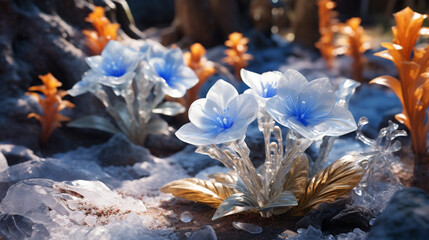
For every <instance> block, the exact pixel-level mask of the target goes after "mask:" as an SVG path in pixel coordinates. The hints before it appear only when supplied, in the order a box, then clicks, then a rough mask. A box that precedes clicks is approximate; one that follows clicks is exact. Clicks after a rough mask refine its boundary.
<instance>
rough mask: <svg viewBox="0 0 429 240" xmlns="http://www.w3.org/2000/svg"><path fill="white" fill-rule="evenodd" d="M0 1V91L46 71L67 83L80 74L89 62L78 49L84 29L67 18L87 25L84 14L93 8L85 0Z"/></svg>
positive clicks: (16, 88)
mask: <svg viewBox="0 0 429 240" xmlns="http://www.w3.org/2000/svg"><path fill="white" fill-rule="evenodd" d="M0 4H1V6H2V7H1V8H0V9H1V10H0V16H1V17H0V26H1V27H0V29H1V30H0V35H1V36H2V37H1V38H0V52H1V53H2V54H0V63H1V64H0V66H1V67H0V81H1V83H2V84H1V87H0V91H1V92H2V93H4V94H6V95H7V96H11V95H13V94H16V93H19V92H22V91H25V90H26V89H27V88H28V87H29V86H30V85H33V84H32V83H37V75H40V74H46V73H48V72H52V73H53V74H54V76H56V77H57V78H58V79H60V80H61V81H62V82H63V83H64V87H65V88H66V89H68V88H70V87H71V86H72V85H73V84H74V83H75V82H76V81H77V80H79V79H80V77H81V75H82V73H83V72H84V71H85V70H86V69H87V68H88V67H87V66H86V63H85V61H84V57H85V54H84V53H83V52H82V50H81V49H83V48H84V42H83V41H82V39H83V34H82V33H81V32H80V29H78V28H75V27H73V25H71V24H70V23H71V22H73V23H75V24H78V25H79V26H84V25H85V26H89V25H88V24H85V20H84V17H85V16H87V15H88V13H89V12H90V11H91V9H90V6H91V5H90V4H89V3H88V2H86V1H83V0H67V1H55V2H52V1H49V0H42V1H39V0H37V1H34V0H26V1H12V0H2V1H1V3H0ZM66 6H69V7H66ZM57 10H58V11H57ZM62 17H64V18H62ZM68 20H70V21H68ZM77 27H78V26H77Z"/></svg>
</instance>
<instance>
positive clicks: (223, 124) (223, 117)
mask: <svg viewBox="0 0 429 240" xmlns="http://www.w3.org/2000/svg"><path fill="white" fill-rule="evenodd" d="M228 111H229V107H227V108H225V109H224V110H223V114H217V117H216V123H217V126H218V127H219V128H220V130H221V131H223V130H225V129H229V128H231V127H232V125H233V123H234V121H233V119H232V118H231V117H230V116H228Z"/></svg>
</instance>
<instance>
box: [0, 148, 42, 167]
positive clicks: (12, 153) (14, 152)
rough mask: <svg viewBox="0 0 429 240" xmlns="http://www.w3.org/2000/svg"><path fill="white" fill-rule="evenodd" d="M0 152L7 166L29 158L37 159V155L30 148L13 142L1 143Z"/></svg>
mask: <svg viewBox="0 0 429 240" xmlns="http://www.w3.org/2000/svg"><path fill="white" fill-rule="evenodd" d="M0 152H1V153H2V154H3V155H4V157H5V158H6V160H7V164H8V165H9V166H13V165H16V164H19V163H23V162H26V161H29V160H34V159H39V157H38V156H36V155H35V154H34V153H33V151H31V150H30V149H28V148H26V147H23V146H18V145H13V144H1V145H0ZM4 170H6V169H4ZM4 170H3V171H4Z"/></svg>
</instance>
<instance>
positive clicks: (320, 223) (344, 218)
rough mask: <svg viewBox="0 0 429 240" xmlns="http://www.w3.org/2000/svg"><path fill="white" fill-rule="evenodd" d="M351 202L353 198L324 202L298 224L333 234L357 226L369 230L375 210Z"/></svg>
mask: <svg viewBox="0 0 429 240" xmlns="http://www.w3.org/2000/svg"><path fill="white" fill-rule="evenodd" d="M350 203H351V199H341V200H337V201H336V202H334V203H331V204H326V203H322V204H321V205H320V206H319V207H318V209H316V210H314V211H312V212H310V213H309V214H307V215H306V216H304V217H303V218H302V219H301V220H300V221H299V222H298V223H297V224H296V226H297V227H298V228H307V227H308V226H313V227H316V228H320V229H321V230H322V231H323V232H324V233H330V234H333V235H337V234H340V233H347V232H351V231H353V229H355V228H360V229H362V230H364V231H369V229H370V224H369V221H370V220H371V218H374V217H375V213H374V211H372V210H371V209H370V208H368V207H364V206H358V205H351V204H350Z"/></svg>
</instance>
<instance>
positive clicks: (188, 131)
mask: <svg viewBox="0 0 429 240" xmlns="http://www.w3.org/2000/svg"><path fill="white" fill-rule="evenodd" d="M176 136H177V138H179V139H180V140H182V141H183V142H186V143H189V144H193V145H197V146H202V145H209V144H213V143H214V139H215V135H214V134H213V133H210V132H205V131H204V130H202V129H200V128H197V127H196V126H195V125H194V124H192V123H187V124H185V125H183V126H182V127H181V128H180V129H179V130H177V131H176Z"/></svg>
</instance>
